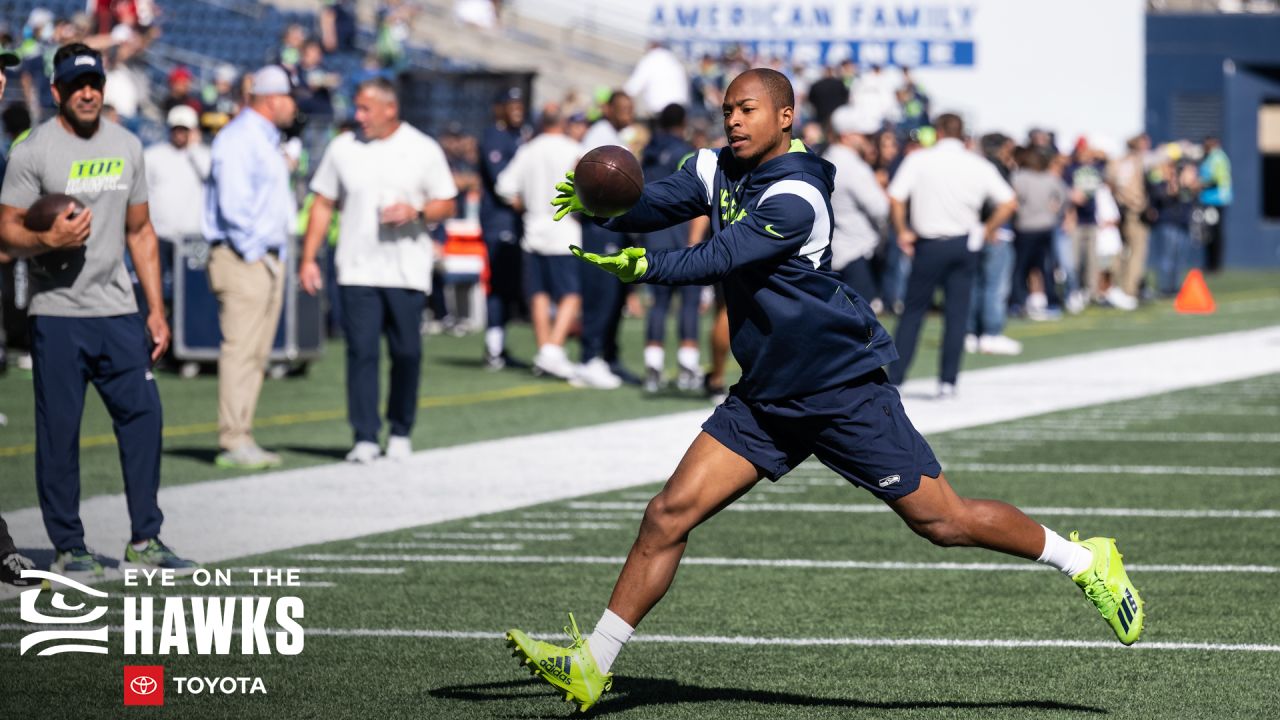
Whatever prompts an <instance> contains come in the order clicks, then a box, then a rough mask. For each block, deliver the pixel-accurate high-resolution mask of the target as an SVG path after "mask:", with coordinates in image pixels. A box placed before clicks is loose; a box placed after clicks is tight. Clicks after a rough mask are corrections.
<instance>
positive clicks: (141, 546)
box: [129, 540, 151, 552]
mask: <svg viewBox="0 0 1280 720" xmlns="http://www.w3.org/2000/svg"><path fill="white" fill-rule="evenodd" d="M129 544H130V545H132V546H133V549H134V550H137V551H138V552H142V551H143V550H146V549H147V546H148V545H150V544H151V541H150V540H140V541H138V542H136V543H129Z"/></svg>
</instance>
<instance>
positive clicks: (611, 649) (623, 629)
mask: <svg viewBox="0 0 1280 720" xmlns="http://www.w3.org/2000/svg"><path fill="white" fill-rule="evenodd" d="M635 631H636V629H635V628H633V627H631V626H630V625H628V624H627V621H626V620H623V619H622V618H620V617H618V616H617V615H614V614H613V611H612V610H605V611H604V614H603V615H601V616H600V622H598V623H596V629H595V630H594V631H592V633H591V637H589V638H587V647H588V648H590V649H591V657H593V658H595V660H596V667H598V668H600V672H602V673H607V672H609V668H611V667H613V661H614V659H615V658H617V657H618V653H619V652H622V646H623V645H625V644H626V643H627V641H628V640H630V639H631V634H632V633H634V632H635Z"/></svg>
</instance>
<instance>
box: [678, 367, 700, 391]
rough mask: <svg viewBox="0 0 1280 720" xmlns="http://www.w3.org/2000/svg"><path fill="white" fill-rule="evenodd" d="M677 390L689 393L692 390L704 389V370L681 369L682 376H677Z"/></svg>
mask: <svg viewBox="0 0 1280 720" xmlns="http://www.w3.org/2000/svg"><path fill="white" fill-rule="evenodd" d="M676 388H677V389H679V390H684V391H685V392H688V391H690V390H701V389H702V370H701V368H689V367H684V366H681V367H680V374H679V375H676Z"/></svg>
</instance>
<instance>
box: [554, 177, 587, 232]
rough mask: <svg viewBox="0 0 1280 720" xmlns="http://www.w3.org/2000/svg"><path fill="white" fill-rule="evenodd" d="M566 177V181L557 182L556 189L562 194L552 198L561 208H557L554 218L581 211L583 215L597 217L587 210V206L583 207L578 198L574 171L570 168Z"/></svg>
mask: <svg viewBox="0 0 1280 720" xmlns="http://www.w3.org/2000/svg"><path fill="white" fill-rule="evenodd" d="M564 179H565V181H564V182H562V183H556V190H557V191H559V193H560V194H559V195H556V196H555V197H554V198H552V199H551V204H552V205H555V206H556V207H557V208H559V209H558V210H556V214H555V217H554V219H555V220H560V219H561V218H563V217H564V216H565V215H568V214H569V213H571V212H580V213H582V214H583V215H589V216H591V217H595V216H594V215H591V213H589V212H587V209H586V208H584V207H582V201H581V200H579V199H578V191H577V189H576V188H575V187H574V185H573V171H572V170H570V171H569V172H567V173H565V174H564Z"/></svg>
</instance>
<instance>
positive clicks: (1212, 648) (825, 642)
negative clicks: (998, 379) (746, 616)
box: [307, 628, 1280, 652]
mask: <svg viewBox="0 0 1280 720" xmlns="http://www.w3.org/2000/svg"><path fill="white" fill-rule="evenodd" d="M307 634H308V635H316V636H329V637H377V638H419V639H439V640H502V639H504V638H505V637H506V635H505V633H501V632H486V631H483V630H408V629H404V630H402V629H394V628H386V629H382V628H351V629H345V628H307ZM557 635H558V633H551V632H548V633H534V634H533V636H534V637H536V638H555V637H557ZM630 642H640V643H666V644H674V645H750V646H773V647H778V646H782V647H813V646H837V647H839V646H858V647H960V648H997V649H1030V648H1087V649H1098V650H1152V651H1155V650H1163V651H1176V650H1197V651H1209V652H1280V645H1255V644H1243V643H1208V642H1182V643H1178V642H1138V643H1136V644H1134V645H1130V646H1129V647H1125V646H1124V645H1121V644H1120V643H1117V642H1109V641H1098V640H1000V639H992V640H974V639H967V638H860V637H843V638H839V637H835V638H785V637H750V636H744V635H734V636H720V635H662V634H655V635H646V634H643V633H641V634H638V635H636V636H635V637H633V638H631V641H630Z"/></svg>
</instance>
